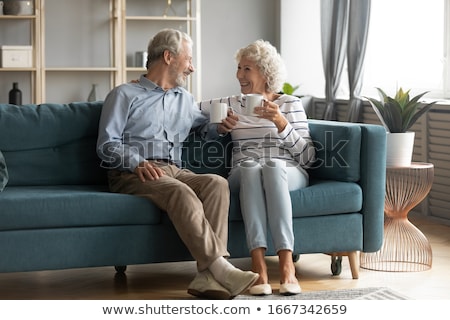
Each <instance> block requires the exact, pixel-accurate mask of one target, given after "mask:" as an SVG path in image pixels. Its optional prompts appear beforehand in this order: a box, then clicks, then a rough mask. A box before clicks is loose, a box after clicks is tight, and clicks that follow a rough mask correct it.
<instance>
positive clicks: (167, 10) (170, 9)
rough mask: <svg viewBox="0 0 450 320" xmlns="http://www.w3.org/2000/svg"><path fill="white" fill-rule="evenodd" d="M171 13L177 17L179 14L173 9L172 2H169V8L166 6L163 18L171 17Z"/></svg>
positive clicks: (168, 0)
mask: <svg viewBox="0 0 450 320" xmlns="http://www.w3.org/2000/svg"><path fill="white" fill-rule="evenodd" d="M169 11H170V12H171V13H172V14H173V15H174V16H176V15H177V13H176V12H175V9H174V8H173V7H172V0H167V6H166V10H164V14H163V17H164V18H165V17H167V16H168V15H169Z"/></svg>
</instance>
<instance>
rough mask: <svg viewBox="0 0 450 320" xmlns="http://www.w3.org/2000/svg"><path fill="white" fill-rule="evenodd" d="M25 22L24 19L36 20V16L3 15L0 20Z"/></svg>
mask: <svg viewBox="0 0 450 320" xmlns="http://www.w3.org/2000/svg"><path fill="white" fill-rule="evenodd" d="M3 19H5V20H7V19H9V20H23V19H36V16H35V15H22V16H13V15H1V16H0V20H3Z"/></svg>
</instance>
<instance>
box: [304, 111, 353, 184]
mask: <svg viewBox="0 0 450 320" xmlns="http://www.w3.org/2000/svg"><path fill="white" fill-rule="evenodd" d="M309 128H310V131H311V137H312V139H313V142H314V145H315V147H316V156H317V159H318V161H317V162H316V163H315V165H314V168H312V169H311V170H309V173H310V175H311V177H314V178H319V179H330V180H338V181H345V182H357V181H359V179H360V170H361V168H360V157H361V155H360V151H361V128H360V126H359V125H358V124H356V123H348V122H337V121H326V120H309Z"/></svg>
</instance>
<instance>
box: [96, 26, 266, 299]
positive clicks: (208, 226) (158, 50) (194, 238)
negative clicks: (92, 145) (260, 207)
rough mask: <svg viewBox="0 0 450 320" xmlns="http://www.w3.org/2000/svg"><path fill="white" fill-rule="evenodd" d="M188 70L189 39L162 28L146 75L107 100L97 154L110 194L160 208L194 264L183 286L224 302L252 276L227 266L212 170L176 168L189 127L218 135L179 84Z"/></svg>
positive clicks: (221, 205) (224, 211) (223, 186)
mask: <svg viewBox="0 0 450 320" xmlns="http://www.w3.org/2000/svg"><path fill="white" fill-rule="evenodd" d="M192 72H194V67H193V65H192V40H191V38H190V37H189V36H188V35H187V34H185V33H183V32H180V31H178V30H173V29H164V30H162V31H160V32H159V33H158V34H156V35H155V37H154V38H153V39H152V40H151V41H150V43H149V46H148V61H147V73H146V74H145V75H142V76H141V77H140V79H139V80H138V81H136V82H133V83H126V84H122V85H120V86H118V87H116V88H114V89H113V90H112V91H111V92H110V93H109V94H108V96H107V97H106V99H105V102H104V107H103V110H102V115H101V119H100V126H99V136H98V143H97V152H98V155H99V157H100V158H101V159H102V160H103V161H102V165H103V166H106V167H107V168H108V169H110V170H109V171H108V180H109V185H110V189H111V191H113V192H119V193H127V194H135V195H139V196H142V197H146V198H148V199H150V200H151V201H153V202H154V203H155V204H156V205H157V206H158V207H159V208H161V209H162V210H164V211H165V212H167V214H168V216H169V218H170V220H171V221H172V223H173V225H174V226H175V229H176V230H177V232H178V234H179V235H180V238H181V239H182V240H183V242H184V244H185V245H186V247H187V248H188V250H189V251H190V253H191V254H192V256H193V257H194V259H195V260H196V262H197V268H198V274H197V276H196V277H195V278H194V280H193V281H192V282H191V283H190V285H189V287H188V292H189V293H190V294H192V295H194V296H199V297H205V298H213V299H229V298H232V297H234V296H236V295H238V294H240V293H241V292H243V291H245V290H247V289H248V288H249V287H250V286H251V285H252V284H253V283H254V282H255V281H256V280H257V279H258V274H256V273H253V272H250V271H242V270H239V269H238V268H236V267H234V266H233V265H232V264H231V263H230V262H229V261H228V260H227V259H226V257H227V256H229V253H228V251H227V239H228V209H229V188H228V183H227V181H226V180H225V179H224V178H222V177H220V176H218V175H214V174H195V173H193V172H191V171H189V170H186V169H182V168H180V166H181V147H182V142H183V141H184V140H185V139H186V137H187V136H188V134H189V132H190V130H191V129H192V128H196V129H198V130H200V131H201V132H202V134H203V135H204V137H205V138H206V139H213V138H216V137H217V136H218V132H217V126H214V125H209V121H208V118H207V117H205V116H204V115H202V113H201V112H200V110H199V109H198V106H197V104H196V102H195V100H194V98H193V96H192V95H191V94H190V93H188V92H187V91H186V90H185V89H184V88H183V85H184V84H185V81H186V78H187V77H188V76H189V75H190V74H191V73H192Z"/></svg>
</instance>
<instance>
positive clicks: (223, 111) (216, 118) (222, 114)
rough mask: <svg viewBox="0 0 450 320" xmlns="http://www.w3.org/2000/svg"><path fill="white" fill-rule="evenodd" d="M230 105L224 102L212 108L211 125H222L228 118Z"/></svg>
mask: <svg viewBox="0 0 450 320" xmlns="http://www.w3.org/2000/svg"><path fill="white" fill-rule="evenodd" d="M227 111H228V105H227V104H226V103H223V102H214V103H213V104H211V108H210V115H209V117H210V119H209V121H210V122H211V123H221V122H222V120H223V119H225V118H226V117H227Z"/></svg>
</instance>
